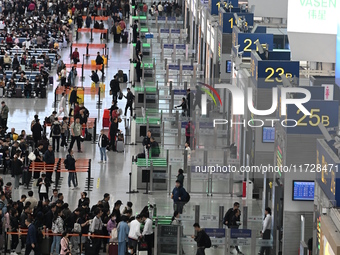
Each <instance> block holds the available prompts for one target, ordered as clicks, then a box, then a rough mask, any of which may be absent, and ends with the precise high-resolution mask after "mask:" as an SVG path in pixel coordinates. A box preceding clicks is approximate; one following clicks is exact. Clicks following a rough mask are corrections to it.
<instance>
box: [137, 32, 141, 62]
mask: <svg viewBox="0 0 340 255" xmlns="http://www.w3.org/2000/svg"><path fill="white" fill-rule="evenodd" d="M140 50H141V41H140V39H139V36H137V42H136V57H137V56H138V55H139V52H140Z"/></svg>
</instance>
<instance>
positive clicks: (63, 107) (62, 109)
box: [57, 92, 67, 117]
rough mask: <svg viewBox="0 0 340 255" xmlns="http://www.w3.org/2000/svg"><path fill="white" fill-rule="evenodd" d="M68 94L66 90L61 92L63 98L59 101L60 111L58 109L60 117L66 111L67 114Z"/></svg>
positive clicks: (65, 114)
mask: <svg viewBox="0 0 340 255" xmlns="http://www.w3.org/2000/svg"><path fill="white" fill-rule="evenodd" d="M66 101H67V100H66V95H65V92H63V93H62V94H61V99H60V102H59V111H58V115H57V116H58V117H59V116H60V115H61V114H62V113H64V116H67V112H66Z"/></svg>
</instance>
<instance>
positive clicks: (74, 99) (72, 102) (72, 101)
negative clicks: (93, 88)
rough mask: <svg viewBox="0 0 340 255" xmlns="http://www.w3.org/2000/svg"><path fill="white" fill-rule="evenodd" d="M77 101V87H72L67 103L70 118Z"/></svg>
mask: <svg viewBox="0 0 340 255" xmlns="http://www.w3.org/2000/svg"><path fill="white" fill-rule="evenodd" d="M77 101H78V96H77V87H74V88H73V90H72V92H71V94H70V101H69V104H70V112H69V114H68V115H69V116H71V114H72V108H74V107H75V103H77Z"/></svg>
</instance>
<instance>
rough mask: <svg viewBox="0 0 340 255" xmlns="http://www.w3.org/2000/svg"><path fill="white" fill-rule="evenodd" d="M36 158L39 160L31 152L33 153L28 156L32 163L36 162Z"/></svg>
mask: <svg viewBox="0 0 340 255" xmlns="http://www.w3.org/2000/svg"><path fill="white" fill-rule="evenodd" d="M36 158H37V157H36V156H35V154H34V152H31V153H30V154H29V155H28V159H29V160H31V161H34V160H36Z"/></svg>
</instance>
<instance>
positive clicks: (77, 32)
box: [76, 29, 78, 42]
mask: <svg viewBox="0 0 340 255" xmlns="http://www.w3.org/2000/svg"><path fill="white" fill-rule="evenodd" d="M77 41H78V29H77V30H76V42H77Z"/></svg>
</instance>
